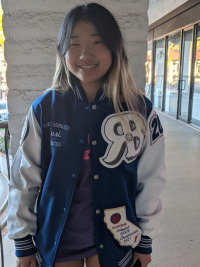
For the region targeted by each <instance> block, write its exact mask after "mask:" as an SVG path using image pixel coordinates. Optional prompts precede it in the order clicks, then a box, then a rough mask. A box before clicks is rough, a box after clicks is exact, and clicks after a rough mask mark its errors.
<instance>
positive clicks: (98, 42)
mask: <svg viewBox="0 0 200 267" xmlns="http://www.w3.org/2000/svg"><path fill="white" fill-rule="evenodd" d="M94 44H95V45H96V44H103V42H102V41H101V40H98V41H95V42H94Z"/></svg>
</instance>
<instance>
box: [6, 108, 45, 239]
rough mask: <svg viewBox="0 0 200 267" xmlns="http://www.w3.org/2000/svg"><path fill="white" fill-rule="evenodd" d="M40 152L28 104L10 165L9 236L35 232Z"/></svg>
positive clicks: (37, 128)
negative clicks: (17, 144) (18, 143)
mask: <svg viewBox="0 0 200 267" xmlns="http://www.w3.org/2000/svg"><path fill="white" fill-rule="evenodd" d="M40 152H41V129H40V126H39V124H38V122H37V120H36V118H35V115H34V113H33V110H32V107H31V108H30V110H29V113H28V115H27V117H26V120H25V123H24V127H23V130H22V136H21V140H20V146H19V149H18V151H17V153H16V155H15V158H14V161H13V164H12V166H11V181H10V183H9V198H8V221H7V223H8V230H9V234H8V237H9V238H10V239H18V238H23V237H25V236H27V235H35V233H36V230H37V216H36V214H35V204H36V199H37V197H38V195H39V191H40V187H41V153H40Z"/></svg>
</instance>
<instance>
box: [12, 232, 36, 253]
mask: <svg viewBox="0 0 200 267" xmlns="http://www.w3.org/2000/svg"><path fill="white" fill-rule="evenodd" d="M14 241H15V255H16V257H26V256H30V255H32V254H35V253H36V252H37V250H36V248H35V246H34V244H33V239H32V236H31V235H27V236H26V237H24V238H19V239H14Z"/></svg>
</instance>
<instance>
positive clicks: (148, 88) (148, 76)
mask: <svg viewBox="0 0 200 267" xmlns="http://www.w3.org/2000/svg"><path fill="white" fill-rule="evenodd" d="M145 67H146V85H145V94H146V96H147V97H148V98H149V99H151V77H152V42H151V43H148V50H147V61H146V63H145Z"/></svg>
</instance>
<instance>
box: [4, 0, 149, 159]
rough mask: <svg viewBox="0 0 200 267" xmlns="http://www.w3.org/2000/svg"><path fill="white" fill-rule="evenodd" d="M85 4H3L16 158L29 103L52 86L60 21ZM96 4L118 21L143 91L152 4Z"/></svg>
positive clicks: (118, 0) (47, 0) (49, 0)
mask: <svg viewBox="0 0 200 267" xmlns="http://www.w3.org/2000/svg"><path fill="white" fill-rule="evenodd" d="M82 2H92V1H75V0H73V1H72V0H67V1H66V0H56V1H55V0H42V1H40V0H29V1H27V0H17V1H16V0H2V7H3V10H4V16H3V28H4V34H5V37H6V41H5V59H6V62H7V64H8V70H7V82H8V87H9V94H8V109H9V112H10V117H9V129H10V133H11V135H12V155H14V154H15V153H16V150H17V147H18V145H19V139H20V134H21V129H22V125H23V119H24V117H25V115H26V114H27V112H28V109H29V107H30V105H31V103H32V102H33V101H34V100H35V99H36V98H37V97H38V96H40V95H41V94H42V93H43V92H44V90H45V89H47V88H48V87H50V85H51V82H52V76H53V72H54V67H55V41H56V38H57V33H58V29H59V26H60V24H61V22H62V19H63V18H64V16H65V14H66V13H67V12H68V10H69V9H71V8H72V7H73V6H74V5H76V4H80V3H82ZM98 3H102V4H103V5H105V6H106V7H107V8H109V9H110V10H111V12H112V13H113V14H114V15H115V16H116V18H117V20H118V21H119V24H120V26H121V28H122V32H123V36H124V39H125V42H126V46H127V50H128V54H129V58H130V65H131V70H132V73H133V76H134V78H135V82H136V85H137V86H138V88H139V89H141V90H143V89H144V86H145V65H144V63H145V59H146V37H147V32H148V17H147V8H148V0H141V1H137V0H109V1H107V0H104V1H98Z"/></svg>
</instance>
